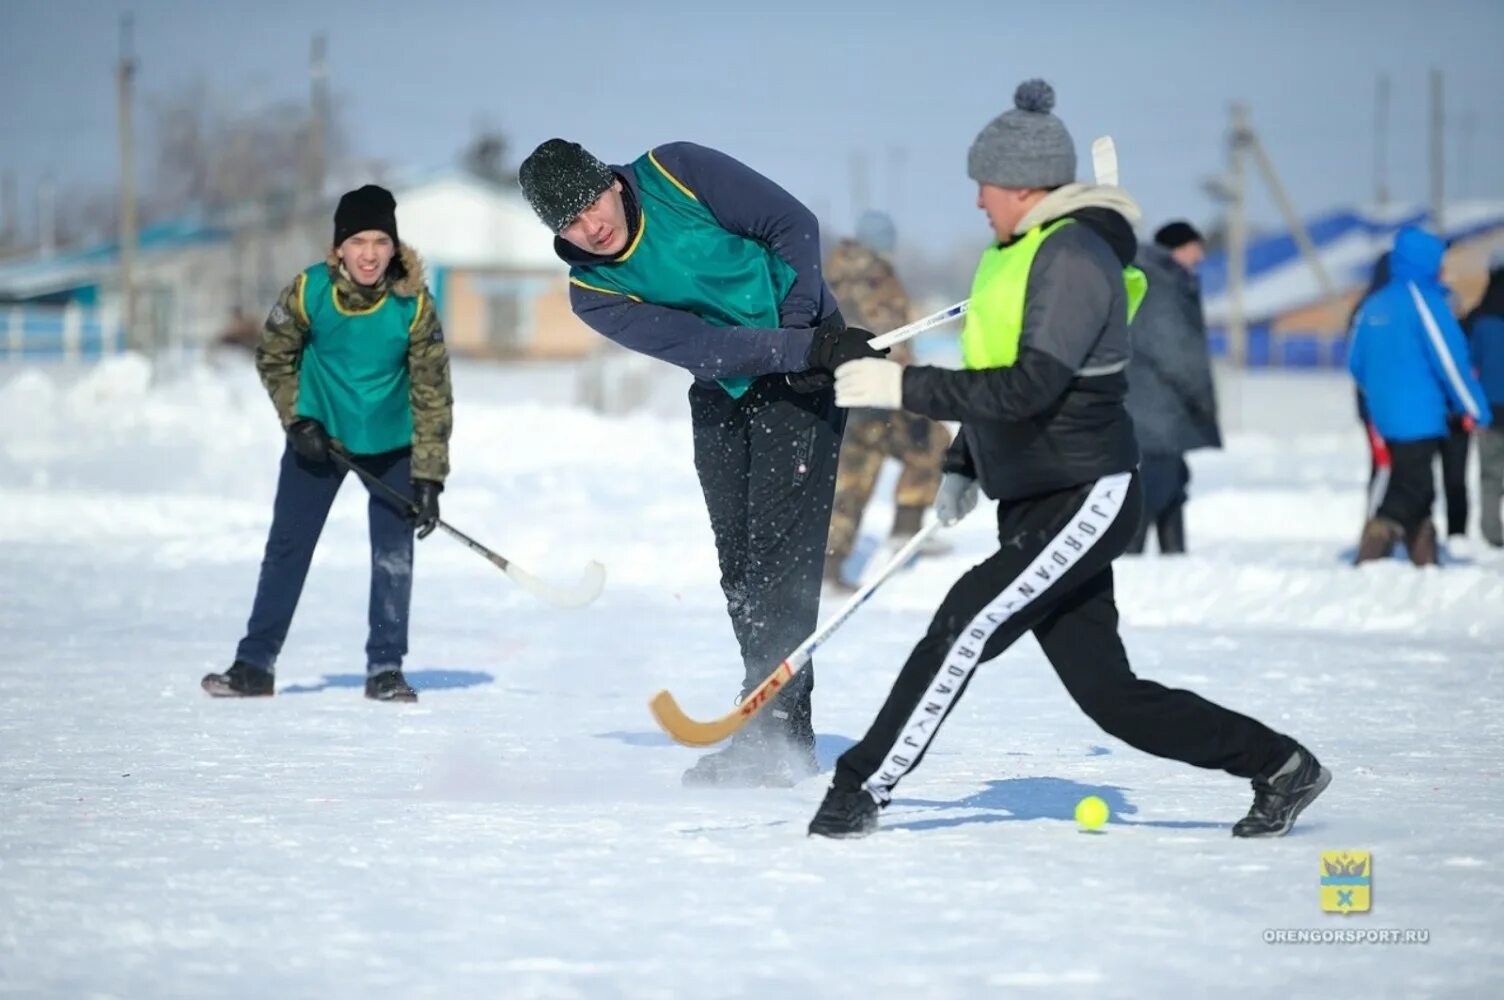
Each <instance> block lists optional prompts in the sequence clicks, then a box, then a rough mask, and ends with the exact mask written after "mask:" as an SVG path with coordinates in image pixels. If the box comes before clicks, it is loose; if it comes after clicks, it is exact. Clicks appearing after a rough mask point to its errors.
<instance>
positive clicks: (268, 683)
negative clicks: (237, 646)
mask: <svg viewBox="0 0 1504 1000" xmlns="http://www.w3.org/2000/svg"><path fill="white" fill-rule="evenodd" d="M199 684H200V686H202V687H203V689H204V690H205V691H207V692H209V694H210V695H211V696H213V697H215V698H269V697H271V695H272V690H273V688H274V687H275V684H276V679H275V678H274V677H273V676H272V672H271V671H270V670H262V669H261V668H260V667H254V666H252V665H251V664H249V663H246V662H245V661H244V660H236V661H235V663H234V665H233V666H231V667H230V669H229V670H226V671H225V672H224V673H222V674H205V675H204V679H203V680H201V681H199Z"/></svg>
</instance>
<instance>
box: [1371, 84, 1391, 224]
mask: <svg viewBox="0 0 1504 1000" xmlns="http://www.w3.org/2000/svg"><path fill="white" fill-rule="evenodd" d="M1373 119H1374V120H1373V188H1374V190H1373V200H1374V202H1375V204H1377V205H1378V206H1379V207H1380V208H1384V207H1386V206H1388V204H1389V74H1388V73H1381V74H1379V88H1378V94H1377V95H1376V97H1375V101H1374V115H1373Z"/></svg>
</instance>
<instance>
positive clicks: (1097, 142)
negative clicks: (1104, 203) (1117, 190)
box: [1091, 135, 1118, 187]
mask: <svg viewBox="0 0 1504 1000" xmlns="http://www.w3.org/2000/svg"><path fill="white" fill-rule="evenodd" d="M1091 169H1092V174H1093V175H1094V176H1095V178H1096V181H1097V183H1098V184H1108V185H1111V186H1113V187H1117V184H1118V147H1117V143H1115V142H1113V141H1112V136H1110V135H1101V136H1098V137H1097V138H1095V139H1093V140H1092V142H1091Z"/></svg>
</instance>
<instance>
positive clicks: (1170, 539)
mask: <svg viewBox="0 0 1504 1000" xmlns="http://www.w3.org/2000/svg"><path fill="white" fill-rule="evenodd" d="M1154 530H1155V531H1156V533H1157V534H1158V536H1159V554H1160V555H1162V556H1183V555H1185V507H1183V506H1181V505H1180V504H1176V505H1175V506H1174V507H1171V508H1170V509H1169V510H1167V511H1165V512H1164V513H1163V514H1161V515H1159V520H1158V521H1156V522H1155V525H1154Z"/></svg>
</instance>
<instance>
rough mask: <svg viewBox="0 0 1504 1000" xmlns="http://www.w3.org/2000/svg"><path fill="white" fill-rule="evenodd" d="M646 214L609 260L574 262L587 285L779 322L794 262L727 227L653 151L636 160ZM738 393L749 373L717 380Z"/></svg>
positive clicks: (749, 321) (718, 322)
mask: <svg viewBox="0 0 1504 1000" xmlns="http://www.w3.org/2000/svg"><path fill="white" fill-rule="evenodd" d="M632 167H633V169H634V170H635V172H636V174H637V191H638V195H639V198H638V200H639V203H640V204H639V208H640V209H641V213H642V216H641V219H640V220H639V222H638V224H637V236H636V238H635V239H633V241H632V242H631V244H629V245H628V246H627V248H626V249H625V250H623V251H622V253H621V256H619V257H617V258H616V259H615V260H613V261H610V262H609V263H604V264H596V265H592V266H589V267H573V268H570V271H569V280H570V281H572V282H573V283H575V284H577V285H580V286H581V287H583V288H589V289H592V290H594V291H598V292H611V293H614V294H617V295H625V296H627V297H628V298H631V299H635V300H636V301H638V302H651V303H653V304H654V305H659V306H667V307H668V308H670V309H683V310H685V311H686V312H692V313H694V314H695V315H696V316H699V317H700V318H701V319H703V320H704V321H705V322H707V323H711V324H713V325H715V326H752V327H762V328H773V327H777V326H778V325H779V319H778V307H779V306H780V305H781V304H782V303H783V300H784V297H785V296H787V295H788V293H789V289H791V288H793V287H794V280H795V278H796V277H797V275H796V273H795V271H794V269H793V268H792V267H790V266H789V264H788V263H787V262H786V261H785V260H784V259H783V258H782V257H779V256H778V255H777V254H776V253H774V252H773V251H772V250H770V249H768V248H767V247H765V246H763V245H762V244H761V243H759V242H757V241H756V240H752V239H748V238H747V237H745V236H739V235H737V234H736V233H732V232H728V231H727V230H725V229H722V228H721V226H720V224H719V223H717V222H716V221H715V216H713V215H711V214H710V210H709V209H708V208H706V207H705V205H704V204H703V203H702V202H701V201H700V199H699V198H697V197H696V196H695V193H694V192H693V191H691V190H690V189H689V188H687V187H685V186H684V185H683V184H681V183H680V182H679V180H678V178H676V177H674V175H672V174H670V173H669V172H668V171H667V170H665V169H664V168H663V165H662V164H660V163H659V162H658V159H657V157H655V156H653V153H652V150H649V151H648V152H647V153H644V154H643V155H642V156H640V157H638V158H637V162H636V163H634V164H632ZM716 381H717V382H719V383H720V384H721V387H722V388H723V389H725V390H726V391H727V392H728V393H730V394H731V396H732V397H733V398H739V397H740V396H741V395H742V394H743V393H744V392H746V391H747V388H748V387H749V386H751V384H752V380H751V379H750V378H725V379H716Z"/></svg>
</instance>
